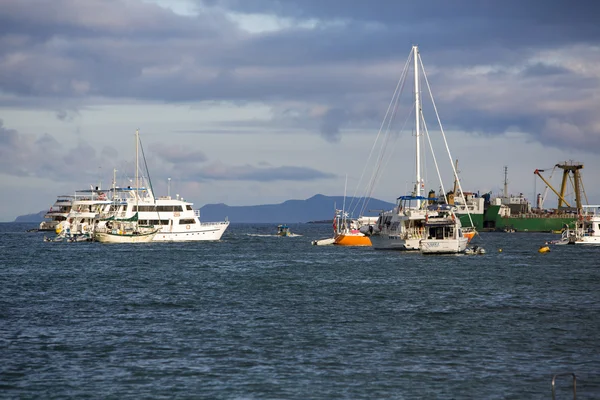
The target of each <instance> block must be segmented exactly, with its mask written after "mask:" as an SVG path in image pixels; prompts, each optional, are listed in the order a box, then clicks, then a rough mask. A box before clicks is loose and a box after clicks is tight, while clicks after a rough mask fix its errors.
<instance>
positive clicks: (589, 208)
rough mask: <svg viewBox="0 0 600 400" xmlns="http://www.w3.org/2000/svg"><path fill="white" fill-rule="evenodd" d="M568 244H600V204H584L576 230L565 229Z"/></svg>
mask: <svg viewBox="0 0 600 400" xmlns="http://www.w3.org/2000/svg"><path fill="white" fill-rule="evenodd" d="M563 235H564V236H563V238H564V239H565V240H566V241H567V242H568V244H578V245H596V246H598V245H600V205H582V209H581V211H580V213H579V216H578V217H577V222H576V223H575V229H574V230H569V229H567V230H565V232H564V233H563Z"/></svg>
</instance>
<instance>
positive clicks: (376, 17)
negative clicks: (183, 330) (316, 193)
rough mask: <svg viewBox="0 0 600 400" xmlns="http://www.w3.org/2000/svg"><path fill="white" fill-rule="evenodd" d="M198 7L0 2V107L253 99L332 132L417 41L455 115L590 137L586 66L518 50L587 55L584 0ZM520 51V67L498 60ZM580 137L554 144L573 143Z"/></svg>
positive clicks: (361, 117) (260, 0)
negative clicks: (260, 23) (474, 75)
mask: <svg viewBox="0 0 600 400" xmlns="http://www.w3.org/2000/svg"><path fill="white" fill-rule="evenodd" d="M197 4H199V5H200V6H201V7H200V9H201V10H202V12H201V13H200V14H199V15H198V16H194V17H191V16H180V15H176V14H174V13H173V12H171V11H169V10H166V9H163V8H160V7H158V6H156V5H154V4H151V3H147V2H142V1H134V0H107V1H97V0H88V1H80V0H55V1H52V2H49V1H43V0H20V1H16V0H12V1H9V0H0V8H1V9H2V12H1V13H0V94H1V93H4V94H5V95H8V96H0V104H3V105H14V106H17V105H19V106H27V105H29V106H30V107H40V106H44V105H45V106H46V107H48V108H51V109H53V110H56V109H59V110H66V109H72V107H73V104H74V103H77V104H80V105H83V104H85V103H86V102H87V101H89V100H90V99H91V98H103V99H107V101H108V102H110V101H111V100H112V99H116V100H119V99H123V98H132V99H137V100H142V101H144V100H148V101H157V100H158V101H167V102H186V101H203V100H210V101H227V102H234V103H244V102H263V103H266V104H268V105H270V106H271V107H272V108H273V109H274V113H273V115H274V116H273V120H272V121H270V122H265V128H269V127H270V128H272V127H275V126H277V127H280V126H287V127H293V128H295V129H304V130H307V131H311V132H316V131H318V132H319V133H320V134H321V135H322V136H323V137H324V139H325V140H328V141H340V140H341V138H342V135H343V134H344V129H352V128H356V127H364V126H371V127H374V128H375V129H376V127H377V120H381V118H382V116H383V113H384V111H385V108H386V105H387V101H388V97H389V95H390V94H391V91H392V88H393V85H394V83H395V82H394V80H395V78H396V77H397V76H398V74H399V73H400V69H401V68H402V65H403V63H404V61H405V59H406V57H407V56H408V52H409V50H410V46H411V45H412V44H419V45H420V48H421V50H422V51H423V54H422V56H423V60H424V62H425V64H426V66H430V67H431V66H432V67H433V68H432V70H433V71H434V72H433V73H432V74H431V80H432V83H433V84H435V86H436V87H437V88H441V92H442V93H445V92H449V93H455V92H457V91H459V92H460V93H455V94H450V95H442V96H441V98H439V99H438V105H439V106H440V108H441V109H442V110H444V111H446V113H445V116H444V120H445V121H447V122H448V124H450V125H451V126H453V127H456V128H457V129H466V130H473V131H480V132H483V133H487V134H495V133H502V132H503V131H504V130H506V129H508V128H509V127H510V128H516V129H521V130H533V132H531V133H532V134H534V135H537V136H538V137H540V138H544V135H545V133H544V132H553V129H556V127H557V126H561V127H563V128H564V127H565V126H572V125H575V126H576V127H578V129H579V130H580V131H581V132H583V131H589V135H588V137H589V142H590V143H595V140H593V139H592V138H593V137H597V136H600V128H598V126H599V124H598V122H596V121H597V117H596V115H595V112H593V110H592V109H593V108H594V107H595V106H593V105H591V104H592V103H593V101H594V99H595V98H596V96H595V95H594V94H593V92H594V91H597V90H598V88H599V87H600V82H599V78H598V72H597V71H596V72H594V71H591V72H590V71H589V70H585V69H581V68H579V69H577V66H573V65H571V66H567V65H566V64H567V63H568V62H569V60H568V59H565V57H562V58H561V57H559V56H556V57H557V60H555V61H556V62H555V63H545V62H542V61H536V62H533V63H531V64H527V61H526V60H527V59H528V58H531V59H535V58H536V57H537V56H538V55H539V53H540V52H543V51H550V50H553V49H572V48H576V47H577V46H579V48H580V49H581V54H578V56H579V57H581V58H582V59H585V57H594V55H596V56H597V53H598V51H597V50H596V53H594V52H593V51H592V52H589V51H586V50H587V49H588V48H587V47H586V46H592V47H590V48H591V49H594V48H595V49H597V48H598V47H597V45H598V43H599V42H600V24H598V23H597V22H596V15H597V12H595V11H596V10H597V9H598V8H599V7H598V6H597V5H596V2H594V1H587V0H586V1H578V2H576V3H569V2H565V1H558V0H556V1H554V0H551V1H544V2H543V4H542V3H540V2H538V1H516V0H506V1H502V2H498V1H474V0H473V1H465V0H456V1H442V0H436V1H422V2H414V1H375V2H373V1H358V0H327V1H322V0H318V1H317V0H286V1H279V0H210V1H209V0H204V1H197ZM228 11H233V12H237V13H241V14H243V13H262V14H269V15H276V16H280V17H286V18H291V19H292V20H296V21H297V22H301V21H304V20H306V19H314V21H313V26H311V27H310V28H307V27H305V26H304V25H293V24H292V25H291V26H290V27H287V28H283V29H280V30H277V31H270V32H261V33H248V32H245V31H242V30H241V29H240V28H239V27H238V26H237V25H236V24H235V22H234V21H233V20H231V19H230V18H229V17H228V16H227V15H226V12H228ZM594 46H595V47H594ZM548 57H551V56H548ZM593 61H594V60H593V59H591V61H590V62H589V64H591V65H597V63H596V64H594V63H593ZM596 61H598V60H596ZM574 62H575V63H576V61H574ZM524 63H525V64H527V65H525V69H524V70H523V71H521V72H520V73H518V74H515V73H507V72H506V70H508V69H510V68H511V67H512V66H515V65H516V66H521V67H522V66H523V64H524ZM476 65H493V66H495V67H497V69H498V71H489V72H487V73H485V74H482V75H479V76H478V79H479V80H478V82H477V84H473V83H469V82H466V81H465V80H464V79H465V78H464V77H458V76H457V73H456V70H457V69H460V68H470V67H473V66H476ZM588 69H589V68H588ZM501 87H505V88H507V89H509V88H510V89H512V90H513V92H512V93H511V92H509V91H508V90H505V91H503V90H500V88H501ZM569 87H570V88H571V91H569V90H567V89H568V88H569ZM575 88H581V89H580V90H581V91H580V92H579V93H578V95H577V96H578V99H577V103H573V102H571V100H572V99H571V96H573V95H572V92H573V91H574V89H575ZM578 90H579V89H578ZM561 102H570V105H567V106H563V104H559V103H561ZM573 104H577V108H574V107H573ZM488 105H489V106H488ZM492 105H493V106H492ZM517 105H518V106H517ZM286 110H287V111H286ZM290 110H291V111H290ZM315 110H318V111H315ZM56 115H57V118H59V119H61V120H68V118H69V114H68V113H65V112H64V111H58V112H57V114H56ZM549 127H555V128H549ZM561 129H562V128H561ZM551 136H552V137H554V138H555V137H557V135H556V134H552V135H551ZM579 137H582V138H584V137H585V135H579ZM558 140H559V141H561V140H562V139H558ZM585 142H586V140H585V139H582V140H577V141H571V142H569V141H568V140H566V143H567V144H569V143H570V144H571V145H577V146H583V148H585ZM549 143H550V144H551V143H553V142H549ZM561 144H562V142H561ZM79 152H85V149H83V148H81V149H79ZM192 157H193V156H192Z"/></svg>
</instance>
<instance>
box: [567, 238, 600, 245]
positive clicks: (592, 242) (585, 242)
mask: <svg viewBox="0 0 600 400" xmlns="http://www.w3.org/2000/svg"><path fill="white" fill-rule="evenodd" d="M573 244H583V245H588V246H600V237H593V236H584V237H582V238H579V239H577V240H575V241H574V242H573Z"/></svg>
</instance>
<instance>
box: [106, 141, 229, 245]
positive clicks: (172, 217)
mask: <svg viewBox="0 0 600 400" xmlns="http://www.w3.org/2000/svg"><path fill="white" fill-rule="evenodd" d="M139 146H140V138H139V131H136V172H135V173H136V176H135V182H136V183H137V187H134V188H132V187H127V188H118V187H116V186H115V182H116V176H115V177H113V189H112V203H111V205H110V207H109V208H108V210H107V212H104V213H103V214H102V215H100V216H99V222H98V224H97V228H99V229H100V230H102V229H105V223H106V221H105V220H106V219H108V218H110V217H114V218H116V219H130V218H133V217H134V216H135V215H137V219H138V225H139V226H147V227H150V226H154V227H156V228H158V232H157V233H156V235H155V236H154V238H153V241H155V242H187V241H201V240H203V241H207V240H209V241H214V240H220V239H221V236H223V233H224V232H225V230H226V229H227V227H228V226H229V221H227V220H225V221H220V222H201V221H200V210H194V209H193V207H192V206H193V203H190V202H188V201H185V200H184V199H183V198H180V197H179V195H177V196H176V197H175V198H172V197H171V196H161V197H156V196H155V195H154V193H153V192H152V189H151V187H145V186H141V185H140V184H139V183H140V182H141V181H146V180H147V179H145V178H144V177H140V176H139V175H138V170H139V168H138V165H139V159H138V148H139ZM144 164H145V160H144ZM144 170H145V171H146V172H147V168H144ZM148 181H149V179H148ZM103 220H104V221H103Z"/></svg>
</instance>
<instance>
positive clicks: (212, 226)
mask: <svg viewBox="0 0 600 400" xmlns="http://www.w3.org/2000/svg"><path fill="white" fill-rule="evenodd" d="M199 225H200V226H199V227H196V225H192V226H193V227H194V229H189V230H188V229H180V230H178V231H170V230H169V227H168V226H163V227H162V229H160V230H159V232H158V233H157V234H156V236H154V241H155V242H195V241H202V240H213V241H214V240H221V236H223V233H225V230H226V229H227V227H228V226H229V221H223V222H202V223H200V224H199Z"/></svg>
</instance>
